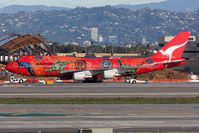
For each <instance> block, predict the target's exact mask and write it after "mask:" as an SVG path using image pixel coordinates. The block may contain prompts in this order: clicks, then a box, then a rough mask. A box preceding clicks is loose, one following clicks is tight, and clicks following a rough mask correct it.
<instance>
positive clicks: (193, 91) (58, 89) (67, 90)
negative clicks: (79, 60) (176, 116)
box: [0, 82, 199, 98]
mask: <svg viewBox="0 0 199 133" xmlns="http://www.w3.org/2000/svg"><path fill="white" fill-rule="evenodd" d="M198 96H199V83H151V84H129V83H109V82H106V83H80V82H77V83H56V84H54V85H43V84H28V85H10V84H9V85H2V86H0V97H1V98H7V97H12V98H18V97H28V98H30V97H31V98H34V97H37V98H62V97H70V98H76V97H77V98H88V97H89V98H90V97H95V98H101V97H103V98H109V97H111V98H117V97H198Z"/></svg>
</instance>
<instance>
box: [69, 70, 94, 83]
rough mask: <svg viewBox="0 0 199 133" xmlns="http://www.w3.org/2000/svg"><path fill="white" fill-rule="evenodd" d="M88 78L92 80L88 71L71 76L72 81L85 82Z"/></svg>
mask: <svg viewBox="0 0 199 133" xmlns="http://www.w3.org/2000/svg"><path fill="white" fill-rule="evenodd" d="M88 78H92V74H91V72H90V71H82V72H76V73H74V74H73V79H74V80H80V81H83V80H86V79H88Z"/></svg>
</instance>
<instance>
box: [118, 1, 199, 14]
mask: <svg viewBox="0 0 199 133" xmlns="http://www.w3.org/2000/svg"><path fill="white" fill-rule="evenodd" d="M116 7H117V8H127V9H134V10H137V9H143V8H151V9H161V10H167V11H173V12H193V11H195V10H197V9H199V0H166V1H163V2H155V3H150V4H141V5H117V6H116Z"/></svg>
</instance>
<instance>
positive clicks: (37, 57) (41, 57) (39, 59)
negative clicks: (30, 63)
mask: <svg viewBox="0 0 199 133" xmlns="http://www.w3.org/2000/svg"><path fill="white" fill-rule="evenodd" d="M35 60H36V61H42V60H43V56H35Z"/></svg>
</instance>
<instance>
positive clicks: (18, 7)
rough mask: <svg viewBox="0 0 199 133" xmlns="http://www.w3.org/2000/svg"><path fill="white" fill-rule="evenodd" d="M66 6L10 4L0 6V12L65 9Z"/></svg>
mask: <svg viewBox="0 0 199 133" xmlns="http://www.w3.org/2000/svg"><path fill="white" fill-rule="evenodd" d="M67 9H68V8H64V7H56V6H51V7H49V6H44V5H32V6H23V5H10V6H6V7H3V8H0V13H8V14H13V13H18V12H22V11H25V12H35V11H51V10H58V11H60V10H67Z"/></svg>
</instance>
